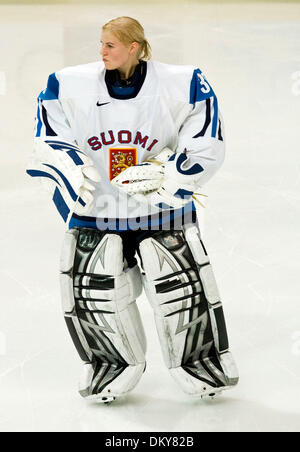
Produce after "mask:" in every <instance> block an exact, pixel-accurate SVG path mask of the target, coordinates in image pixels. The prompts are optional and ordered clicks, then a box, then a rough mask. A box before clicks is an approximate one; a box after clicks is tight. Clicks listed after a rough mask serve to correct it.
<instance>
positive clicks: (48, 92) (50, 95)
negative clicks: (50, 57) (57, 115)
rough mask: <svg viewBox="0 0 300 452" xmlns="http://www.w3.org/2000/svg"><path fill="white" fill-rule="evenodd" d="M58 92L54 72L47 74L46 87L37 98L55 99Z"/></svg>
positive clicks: (57, 83)
mask: <svg viewBox="0 0 300 452" xmlns="http://www.w3.org/2000/svg"><path fill="white" fill-rule="evenodd" d="M58 93H59V81H58V80H57V78H56V75H55V72H54V73H53V74H51V75H49V78H48V83H47V88H46V89H45V90H44V91H42V92H41V93H40V95H39V98H40V99H42V100H56V99H58Z"/></svg>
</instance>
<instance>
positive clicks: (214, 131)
mask: <svg viewBox="0 0 300 452" xmlns="http://www.w3.org/2000/svg"><path fill="white" fill-rule="evenodd" d="M213 106H214V116H213V121H212V128H211V136H212V137H213V138H216V135H217V126H218V117H219V115H218V99H217V98H216V96H214V100H213Z"/></svg>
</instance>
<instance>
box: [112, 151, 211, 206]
mask: <svg viewBox="0 0 300 452" xmlns="http://www.w3.org/2000/svg"><path fill="white" fill-rule="evenodd" d="M202 171H203V168H202V167H201V165H199V164H198V163H194V164H192V165H190V164H189V159H188V156H187V155H186V154H185V153H178V154H176V153H174V152H173V151H171V150H170V149H168V148H165V149H163V150H162V151H161V152H160V153H159V154H158V155H157V156H156V157H155V159H153V160H149V161H146V162H145V163H142V164H141V165H136V166H131V167H130V168H127V169H126V170H124V171H123V172H122V173H121V174H120V175H118V176H117V177H115V178H114V179H113V180H112V181H111V183H112V184H113V185H114V186H115V187H117V188H119V189H120V190H122V191H124V192H126V193H127V194H128V195H131V196H133V197H134V198H135V199H136V200H138V201H139V202H146V203H148V204H150V205H152V206H155V207H159V208H161V209H170V208H181V207H183V206H184V205H185V204H187V203H188V202H190V201H191V200H192V197H193V194H194V192H195V190H196V188H197V185H198V184H197V182H198V179H199V174H200V173H201V172H202Z"/></svg>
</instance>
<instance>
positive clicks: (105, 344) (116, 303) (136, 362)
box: [60, 228, 146, 398]
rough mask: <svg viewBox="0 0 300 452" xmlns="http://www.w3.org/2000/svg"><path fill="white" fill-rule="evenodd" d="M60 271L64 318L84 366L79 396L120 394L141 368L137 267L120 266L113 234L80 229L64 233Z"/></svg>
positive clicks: (118, 244) (119, 242)
mask: <svg viewBox="0 0 300 452" xmlns="http://www.w3.org/2000/svg"><path fill="white" fill-rule="evenodd" d="M60 270H61V292H62V301H63V308H64V312H65V320H66V323H67V326H68V329H69V332H70V335H71V337H72V339H73V342H74V345H75V347H76V349H77V351H78V353H79V355H80V357H81V359H82V360H83V362H84V370H83V376H82V378H81V381H80V388H79V392H80V394H81V395H82V396H83V397H87V398H98V397H99V396H101V397H102V398H103V397H108V398H109V397H111V396H112V397H115V396H120V395H124V394H126V393H127V392H129V391H130V390H132V389H133V388H134V387H135V385H136V384H137V383H138V381H139V379H140V377H141V376H142V374H143V372H144V370H145V352H146V339H145V334H144V330H143V326H142V323H141V319H140V315H139V311H138V308H137V306H136V302H135V300H136V298H137V297H138V296H139V295H140V294H141V292H142V280H141V274H140V270H139V268H138V266H137V265H136V266H134V267H132V268H129V267H128V266H127V265H126V261H125V262H124V259H123V252H122V239H121V237H120V236H119V235H117V234H113V233H107V232H101V231H98V230H93V229H85V228H81V229H72V230H70V231H68V232H67V233H66V235H65V240H64V244H63V249H62V255H61V265H60Z"/></svg>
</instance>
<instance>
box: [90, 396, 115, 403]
mask: <svg viewBox="0 0 300 452" xmlns="http://www.w3.org/2000/svg"><path fill="white" fill-rule="evenodd" d="M115 400H116V398H115V397H99V398H98V399H95V401H96V402H97V403H104V405H110V404H111V403H112V402H114V401H115Z"/></svg>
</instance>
